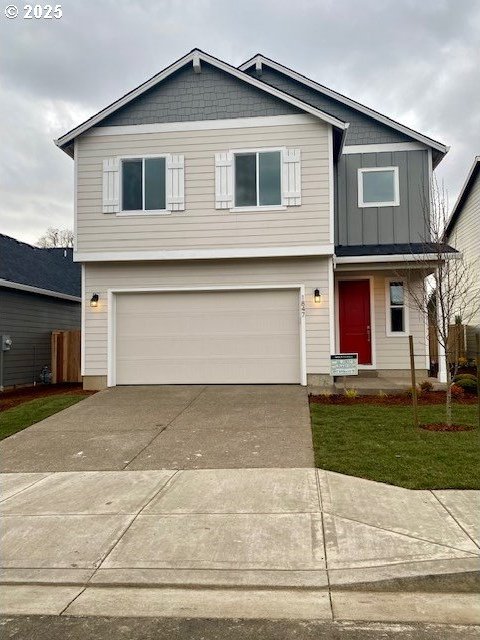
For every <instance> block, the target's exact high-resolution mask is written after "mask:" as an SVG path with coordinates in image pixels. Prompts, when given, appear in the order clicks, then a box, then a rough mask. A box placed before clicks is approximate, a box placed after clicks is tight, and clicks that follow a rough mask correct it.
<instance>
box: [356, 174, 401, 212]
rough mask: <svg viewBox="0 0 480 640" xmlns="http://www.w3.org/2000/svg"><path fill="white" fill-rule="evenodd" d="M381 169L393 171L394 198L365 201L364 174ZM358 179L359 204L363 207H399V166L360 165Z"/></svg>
mask: <svg viewBox="0 0 480 640" xmlns="http://www.w3.org/2000/svg"><path fill="white" fill-rule="evenodd" d="M380 171H391V172H393V192H394V193H393V200H389V201H386V202H364V200H363V174H364V173H378V172H380ZM357 179H358V206H359V208H361V209H364V208H367V207H368V208H371V207H398V206H399V205H400V181H399V177H398V167H360V168H359V169H358V170H357Z"/></svg>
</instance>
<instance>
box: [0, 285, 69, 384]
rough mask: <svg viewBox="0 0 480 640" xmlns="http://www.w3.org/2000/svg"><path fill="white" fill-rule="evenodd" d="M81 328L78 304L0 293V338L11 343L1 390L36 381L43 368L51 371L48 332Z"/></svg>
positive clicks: (12, 292)
mask: <svg viewBox="0 0 480 640" xmlns="http://www.w3.org/2000/svg"><path fill="white" fill-rule="evenodd" d="M80 324H81V321H80V303H78V302H69V301H67V300H59V299H57V298H49V297H47V296H39V295H36V294H31V293H24V292H21V291H15V290H10V289H0V334H7V335H9V336H10V337H11V338H12V340H13V346H12V349H11V350H10V351H7V352H5V353H4V366H3V384H4V386H6V387H8V386H12V385H22V384H32V382H34V381H38V376H39V374H40V371H41V370H42V367H43V366H44V365H48V367H49V368H50V367H51V349H50V335H51V332H52V331H54V330H55V329H60V330H62V329H63V330H66V329H79V328H80Z"/></svg>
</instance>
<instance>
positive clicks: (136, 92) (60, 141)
mask: <svg viewBox="0 0 480 640" xmlns="http://www.w3.org/2000/svg"><path fill="white" fill-rule="evenodd" d="M194 60H195V61H198V60H200V61H204V62H206V63H208V64H211V65H212V66H214V67H216V68H218V69H221V70H223V71H225V72H227V73H230V74H231V75H233V76H234V77H237V78H239V79H240V80H243V81H244V82H247V83H248V84H250V85H252V86H254V87H256V88H258V89H260V90H261V91H264V92H265V93H269V94H270V95H272V96H274V97H276V98H279V99H280V100H284V101H285V102H288V103H289V104H292V105H293V106H296V107H297V108H299V109H301V110H303V111H305V112H306V113H310V114H311V115H314V116H316V117H318V118H319V119H320V120H323V121H324V122H326V123H328V124H330V125H332V126H333V127H335V128H337V129H339V130H341V131H344V130H345V129H347V128H348V122H343V121H342V120H340V119H339V118H336V117H335V116H332V115H330V114H328V113H325V112H324V111H322V110H321V109H317V108H316V107H313V106H312V105H309V104H308V103H306V102H303V101H302V100H299V99H298V98H295V97H294V96H291V95H289V94H287V93H285V92H283V91H281V90H280V89H277V88H275V87H272V86H270V85H269V84H266V83H265V82H261V81H260V80H257V79H256V78H253V77H252V76H250V75H248V74H247V73H244V72H243V71H241V70H239V69H237V68H236V67H232V66H231V65H229V64H227V63H226V62H223V61H222V60H219V59H218V58H215V57H214V56H211V55H209V54H207V53H205V52H203V51H201V50H200V49H194V50H193V51H191V52H190V53H188V54H186V55H185V56H183V57H182V58H180V59H179V60H177V61H176V62H174V63H173V64H171V65H170V66H168V67H166V69H164V70H163V71H161V72H160V73H158V74H156V75H155V76H153V77H152V78H150V79H149V80H147V81H146V82H144V83H143V84H141V85H139V86H138V87H137V88H136V89H133V90H132V91H129V92H128V93H126V94H125V95H124V96H122V97H121V98H119V99H118V100H116V101H115V102H113V103H111V104H110V105H108V106H107V107H105V108H104V109H102V110H101V111H99V112H98V113H97V114H95V115H94V116H92V117H91V118H89V119H88V120H85V122H83V123H82V124H80V125H78V126H77V127H75V128H73V129H71V130H70V131H68V132H67V133H65V134H64V135H63V136H60V137H59V138H57V139H55V140H54V142H55V144H56V145H57V147H59V148H60V149H62V150H64V151H66V149H65V147H66V146H67V145H69V144H70V143H71V142H72V141H73V140H74V139H75V138H76V137H78V136H80V135H82V134H83V133H85V132H86V131H88V130H89V129H91V128H92V127H94V126H95V125H96V124H98V123H99V122H101V121H102V120H104V119H105V118H106V117H107V116H109V115H111V114H112V113H114V112H115V111H117V110H118V109H120V108H121V107H123V106H125V105H126V104H128V103H129V102H131V101H132V100H134V99H135V98H137V97H139V96H140V95H142V94H143V93H145V92H146V91H148V90H149V89H151V88H152V87H154V86H155V85H156V84H158V83H159V82H161V81H162V80H165V79H166V78H168V76H170V75H171V74H172V73H174V72H175V71H177V70H179V69H181V68H182V67H183V66H185V65H186V64H190V63H192V65H193V61H194ZM66 152H67V153H69V152H68V151H66ZM69 155H71V154H70V153H69Z"/></svg>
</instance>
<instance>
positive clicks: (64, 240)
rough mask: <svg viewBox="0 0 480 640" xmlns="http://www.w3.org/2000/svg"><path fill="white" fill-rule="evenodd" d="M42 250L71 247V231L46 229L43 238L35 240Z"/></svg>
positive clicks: (53, 228) (54, 228)
mask: <svg viewBox="0 0 480 640" xmlns="http://www.w3.org/2000/svg"><path fill="white" fill-rule="evenodd" d="M37 245H38V246H39V247H41V248H42V249H48V248H55V247H58V248H66V247H73V231H72V230H71V229H67V228H56V227H48V229H47V230H46V231H45V233H44V234H43V236H41V237H40V238H39V239H38V240H37Z"/></svg>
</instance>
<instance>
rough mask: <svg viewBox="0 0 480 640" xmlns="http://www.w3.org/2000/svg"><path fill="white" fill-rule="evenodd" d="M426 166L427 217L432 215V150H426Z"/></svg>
mask: <svg viewBox="0 0 480 640" xmlns="http://www.w3.org/2000/svg"><path fill="white" fill-rule="evenodd" d="M427 166H428V218H429V219H430V218H431V216H432V189H433V154H432V150H431V149H429V150H428V155H427Z"/></svg>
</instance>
